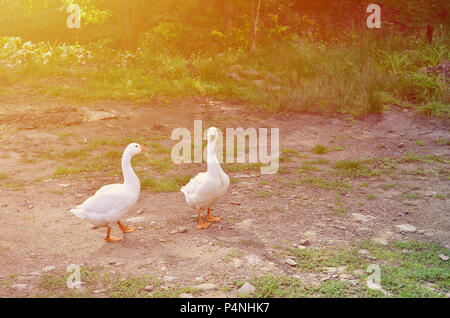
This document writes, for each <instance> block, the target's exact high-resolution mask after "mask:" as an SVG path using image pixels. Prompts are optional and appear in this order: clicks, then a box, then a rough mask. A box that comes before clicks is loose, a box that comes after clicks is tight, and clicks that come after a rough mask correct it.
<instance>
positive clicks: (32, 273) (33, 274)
mask: <svg viewBox="0 0 450 318" xmlns="http://www.w3.org/2000/svg"><path fill="white" fill-rule="evenodd" d="M41 275H42V272H41V271H34V272H31V273H30V276H41Z"/></svg>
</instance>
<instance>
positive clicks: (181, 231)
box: [177, 226, 187, 233]
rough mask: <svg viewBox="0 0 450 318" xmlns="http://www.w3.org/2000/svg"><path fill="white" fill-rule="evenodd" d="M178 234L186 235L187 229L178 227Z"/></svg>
mask: <svg viewBox="0 0 450 318" xmlns="http://www.w3.org/2000/svg"><path fill="white" fill-rule="evenodd" d="M177 231H178V233H186V232H187V228H185V227H184V226H180V227H178V228H177Z"/></svg>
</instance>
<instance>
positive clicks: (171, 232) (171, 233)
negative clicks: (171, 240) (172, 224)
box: [169, 230, 178, 235]
mask: <svg viewBox="0 0 450 318" xmlns="http://www.w3.org/2000/svg"><path fill="white" fill-rule="evenodd" d="M177 233H178V231H177V230H172V231H170V232H169V234H170V235H174V234H177Z"/></svg>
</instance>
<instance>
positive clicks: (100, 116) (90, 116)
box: [85, 110, 117, 121]
mask: <svg viewBox="0 0 450 318" xmlns="http://www.w3.org/2000/svg"><path fill="white" fill-rule="evenodd" d="M113 118H117V113H116V112H115V111H96V110H88V111H86V119H85V120H86V121H98V120H106V119H113Z"/></svg>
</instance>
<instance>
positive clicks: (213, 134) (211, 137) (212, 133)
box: [207, 127, 219, 142]
mask: <svg viewBox="0 0 450 318" xmlns="http://www.w3.org/2000/svg"><path fill="white" fill-rule="evenodd" d="M218 134H219V132H218V131H217V128H216V127H211V128H209V129H208V135H207V136H208V142H215V141H216V138H217V135H218Z"/></svg>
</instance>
